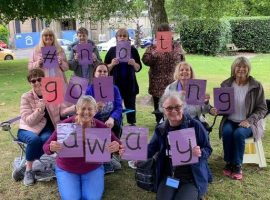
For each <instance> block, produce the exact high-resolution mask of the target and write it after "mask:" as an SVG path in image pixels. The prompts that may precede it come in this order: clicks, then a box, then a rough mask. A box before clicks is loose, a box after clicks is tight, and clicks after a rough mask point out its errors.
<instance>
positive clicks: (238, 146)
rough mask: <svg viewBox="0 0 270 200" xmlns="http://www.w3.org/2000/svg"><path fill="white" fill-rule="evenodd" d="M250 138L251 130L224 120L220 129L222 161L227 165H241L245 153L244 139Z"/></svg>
mask: <svg viewBox="0 0 270 200" xmlns="http://www.w3.org/2000/svg"><path fill="white" fill-rule="evenodd" d="M251 136H252V130H251V128H243V127H240V126H239V123H235V122H232V121H230V120H226V121H225V122H224V126H223V127H222V141H223V150H224V160H225V162H227V163H231V164H234V165H241V164H242V163H243V156H244V152H245V139H246V138H249V137H251Z"/></svg>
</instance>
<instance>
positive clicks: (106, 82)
mask: <svg viewBox="0 0 270 200" xmlns="http://www.w3.org/2000/svg"><path fill="white" fill-rule="evenodd" d="M93 86H94V94H95V99H96V101H97V102H99V101H101V102H108V101H113V100H114V92H113V77H112V76H108V77H99V78H94V79H93Z"/></svg>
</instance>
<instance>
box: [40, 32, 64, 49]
mask: <svg viewBox="0 0 270 200" xmlns="http://www.w3.org/2000/svg"><path fill="white" fill-rule="evenodd" d="M46 34H51V35H52V36H53V44H52V45H53V46H55V47H56V50H57V53H60V52H63V51H64V50H63V49H62V47H61V46H60V44H59V43H58V41H57V38H56V36H55V34H54V32H53V30H52V29H51V28H44V29H43V30H42V32H41V34H40V39H39V43H38V45H37V47H36V48H37V50H38V51H41V47H44V46H45V44H44V42H43V36H44V35H46Z"/></svg>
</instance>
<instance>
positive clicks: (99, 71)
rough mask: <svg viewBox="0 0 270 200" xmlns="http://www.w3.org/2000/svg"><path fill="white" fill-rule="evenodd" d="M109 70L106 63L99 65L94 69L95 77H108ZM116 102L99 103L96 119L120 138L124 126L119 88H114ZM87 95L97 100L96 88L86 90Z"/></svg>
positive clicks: (90, 86)
mask: <svg viewBox="0 0 270 200" xmlns="http://www.w3.org/2000/svg"><path fill="white" fill-rule="evenodd" d="M108 75H109V69H108V66H107V65H106V64H105V63H101V64H99V65H98V66H97V67H96V68H95V69H94V77H95V78H99V77H108ZM113 92H114V95H113V96H114V101H113V102H112V101H110V102H106V103H103V102H97V104H98V112H97V114H96V115H95V118H96V119H99V120H101V121H103V122H104V123H105V125H106V126H107V127H108V128H111V129H112V131H113V132H114V133H115V135H116V136H117V137H118V138H120V129H121V124H122V110H123V108H122V98H121V95H120V92H119V89H118V88H117V86H115V85H114V86H113ZM86 95H90V96H92V97H94V98H95V94H94V86H93V85H89V86H88V88H87V90H86Z"/></svg>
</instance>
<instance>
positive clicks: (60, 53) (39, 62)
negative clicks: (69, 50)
mask: <svg viewBox="0 0 270 200" xmlns="http://www.w3.org/2000/svg"><path fill="white" fill-rule="evenodd" d="M46 46H55V48H56V51H57V52H56V56H57V61H58V66H57V67H56V68H45V67H44V66H43V64H44V59H43V57H42V52H41V49H42V47H46ZM34 68H41V69H43V71H44V73H45V77H62V78H63V79H64V81H65V82H67V81H66V77H65V74H64V71H66V70H68V63H67V59H66V55H65V52H64V50H63V48H62V47H61V46H60V45H59V43H58V42H57V38H56V36H55V33H54V32H53V30H52V29H50V28H45V29H43V31H42V32H41V36H40V41H39V44H38V45H37V46H36V47H35V48H34V51H33V53H32V55H31V57H30V59H29V63H28V70H31V69H34Z"/></svg>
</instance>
